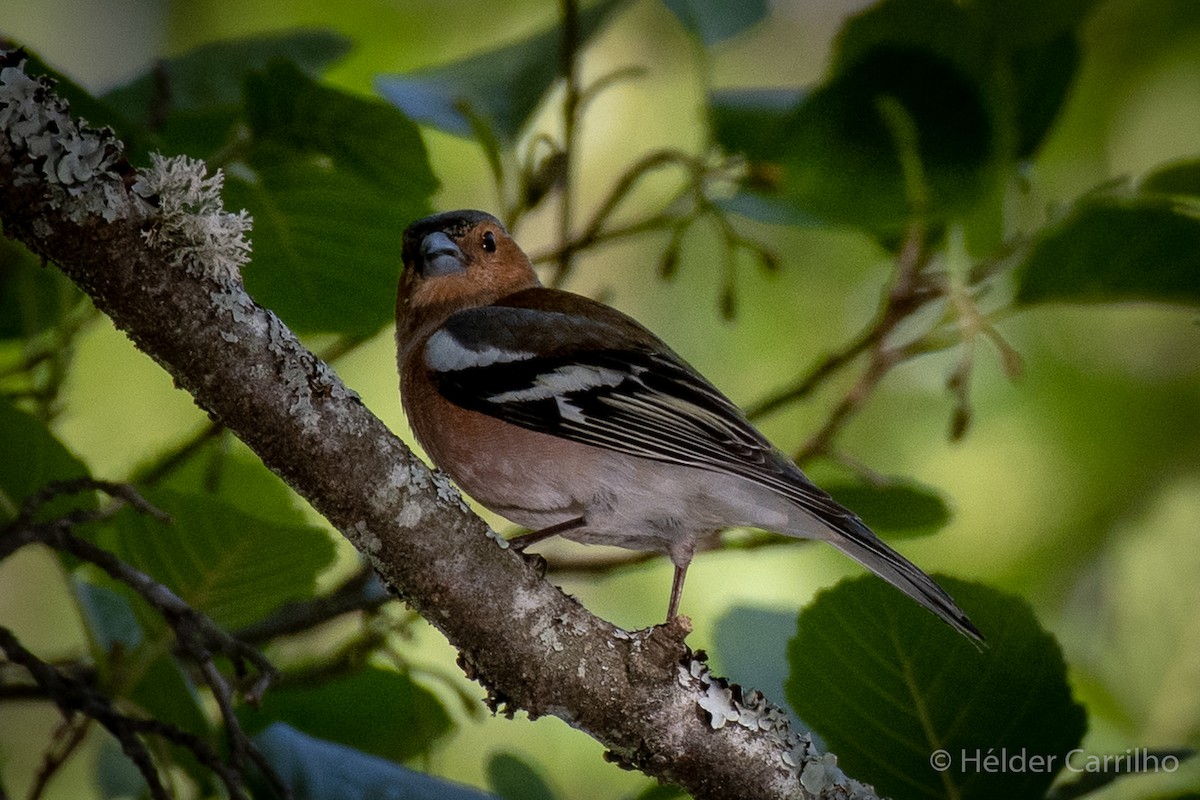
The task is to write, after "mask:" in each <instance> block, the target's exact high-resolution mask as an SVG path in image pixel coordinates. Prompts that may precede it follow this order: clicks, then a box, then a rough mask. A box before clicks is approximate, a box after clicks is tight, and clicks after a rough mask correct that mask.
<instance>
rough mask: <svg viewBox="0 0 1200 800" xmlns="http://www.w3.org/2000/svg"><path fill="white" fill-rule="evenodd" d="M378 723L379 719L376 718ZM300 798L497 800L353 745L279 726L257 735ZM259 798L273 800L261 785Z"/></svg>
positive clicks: (297, 798)
mask: <svg viewBox="0 0 1200 800" xmlns="http://www.w3.org/2000/svg"><path fill="white" fill-rule="evenodd" d="M372 719H374V717H372ZM254 743H255V744H256V745H258V748H259V749H260V750H261V751H262V752H263V754H264V755H265V756H266V757H267V759H268V760H269V761H270V762H271V764H272V765H273V766H274V767H275V769H276V770H277V771H278V772H279V774H280V777H282V778H283V781H284V783H286V784H287V785H288V786H289V787H291V790H292V796H293V797H294V798H295V800H496V797H495V795H490V794H485V793H484V792H481V791H479V790H477V789H472V788H471V787H469V786H463V785H461V784H456V783H451V782H450V781H447V780H442V779H440V778H434V777H431V776H429V775H425V774H422V773H420V772H416V771H414V770H411V769H408V768H407V767H402V766H400V765H399V764H395V763H393V762H391V761H387V760H386V759H382V758H379V757H378V756H372V755H367V754H366V753H361V752H359V751H358V750H355V749H354V748H352V747H346V746H345V745H341V744H334V743H333V742H326V741H322V740H321V739H317V738H314V737H312V736H308V735H306V734H303V733H301V732H300V731H297V730H296V729H295V728H292V727H291V726H289V725H285V724H283V723H276V724H274V725H272V726H271V727H269V728H267V729H266V730H265V731H263V732H262V733H260V734H258V735H257V736H255V737H254ZM258 785H259V787H260V788H259V791H256V792H255V793H254V796H255V797H270V796H271V795H272V793H271V791H270V789H268V788H266V786H265V784H264V782H263V781H261V780H259V781H258Z"/></svg>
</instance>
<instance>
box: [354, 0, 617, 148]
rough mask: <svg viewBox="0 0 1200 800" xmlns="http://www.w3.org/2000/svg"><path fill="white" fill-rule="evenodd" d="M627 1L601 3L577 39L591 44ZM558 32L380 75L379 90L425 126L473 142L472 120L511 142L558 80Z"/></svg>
mask: <svg viewBox="0 0 1200 800" xmlns="http://www.w3.org/2000/svg"><path fill="white" fill-rule="evenodd" d="M622 2H623V0H601V1H600V2H598V3H596V4H595V5H593V6H591V7H590V8H585V9H583V10H582V11H581V12H580V13H579V38H580V41H581V42H585V43H586V42H587V40H588V39H590V38H591V37H592V36H593V35H594V34H595V33H596V32H597V31H598V30H599V29H600V26H601V25H602V24H603V23H604V21H605V20H606V19H608V17H609V15H610V14H611V13H612V11H613V10H614V9H616V8H617V7H618V6H620V5H621V3H622ZM561 40H562V32H561V27H560V26H557V25H556V26H555V27H553V28H551V29H550V30H547V31H543V32H542V33H538V34H535V35H533V36H530V37H529V38H527V39H522V40H521V41H518V42H514V43H512V44H508V45H505V46H503V47H499V48H497V49H495V50H489V51H487V52H484V53H479V54H477V55H473V56H469V57H467V58H464V59H463V60H461V61H455V62H453V63H451V64H444V65H442V66H437V67H429V68H427V69H419V70H414V71H413V72H407V73H404V74H399V75H381V76H380V77H378V78H376V80H375V87H376V89H378V91H379V93H380V94H381V95H383V96H384V98H386V99H387V101H388V102H390V103H392V104H393V105H395V106H396V107H397V108H399V109H400V110H401V111H403V112H404V113H405V114H407V115H408V116H409V117H411V118H412V119H414V120H416V121H417V122H419V123H421V124H423V125H429V126H430V127H433V128H437V129H439V130H443V131H446V132H447V133H452V134H454V135H456V136H471V135H473V130H472V127H471V122H470V118H469V115H468V114H464V113H463V106H464V105H465V106H466V107H467V108H469V109H470V114H473V115H475V116H478V117H481V118H483V119H485V120H487V121H488V123H489V124H490V125H491V128H492V130H493V131H494V132H495V134H496V135H497V136H498V137H500V138H501V139H502V140H504V141H506V142H513V141H515V140H516V138H517V136H518V135H519V134H520V132H521V128H522V127H524V125H525V122H526V121H527V120H528V119H529V117H530V115H531V114H533V111H534V109H536V108H537V107H538V105H539V104H540V103H541V100H542V98H543V97H544V96H545V94H546V92H547V90H548V89H549V88H550V85H551V84H552V83H553V82H554V80H555V78H557V77H558V64H559V59H558V53H559V43H560V41H561Z"/></svg>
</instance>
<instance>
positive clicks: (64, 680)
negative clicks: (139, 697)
mask: <svg viewBox="0 0 1200 800" xmlns="http://www.w3.org/2000/svg"><path fill="white" fill-rule="evenodd" d="M0 650H3V651H4V652H5V653H6V654H7V655H8V658H9V659H11V660H12V661H14V662H15V663H18V664H20V665H21V666H23V667H25V669H27V670H28V671H29V674H30V675H31V676H32V677H33V680H34V681H35V682H36V683H37V684H38V685H39V686H41V687H42V688H43V689H44V690H45V692H46V694H47V696H48V697H50V698H51V699H52V700H54V702H55V704H56V705H58V707H59V709H60V710H61V711H62V713H63V715H64V717H65V718H67V719H70V718H71V717H73V716H74V715H75V714H76V713H83V714H85V715H86V716H88V717H90V718H92V719H94V720H96V721H97V722H99V723H100V724H101V725H103V726H104V727H105V728H107V729H108V731H109V732H110V733H111V734H112V735H113V736H114V737H115V738H116V740H117V741H118V742H120V744H121V749H122V750H123V751H124V752H125V755H126V756H128V757H129V759H130V760H131V761H132V762H133V763H134V765H135V766H136V767H137V768H138V771H139V772H140V773H141V774H142V777H143V778H145V779H146V785H147V786H148V787H149V789H150V796H151V797H152V798H154V800H168V798H169V794H168V793H167V789H166V787H165V786H164V785H163V783H162V780H161V778H160V777H159V775H158V769H157V768H156V767H155V765H154V759H153V758H151V756H150V751H149V750H147V749H146V745H145V743H144V742H142V740H141V739H139V738H138V736H137V733H138V729H139V727H140V725H139V724H138V723H139V721H137V720H134V718H132V717H127V716H125V715H124V714H121V713H119V712H118V711H116V709H114V708H113V706H112V703H111V702H110V701H109V700H108V698H106V697H104V696H103V695H101V694H99V693H98V692H96V691H95V690H94V689H92V688H91V687H88V686H85V685H83V684H81V683H80V682H78V681H76V680H75V679H74V678H72V677H70V676H69V675H66V674H65V673H62V672H60V671H59V670H57V669H55V668H54V667H52V666H51V665H50V664H47V663H46V662H45V661H42V660H41V659H40V658H38V657H37V656H35V655H34V654H33V653H31V652H30V651H28V650H26V649H25V647H24V646H23V645H22V644H21V643H20V641H19V640H18V639H17V637H16V636H15V635H14V634H13V632H12V631H10V630H9V629H8V628H6V627H4V626H2V625H0ZM140 722H146V721H145V720H142V721H140ZM176 730H178V729H176ZM180 732H181V733H182V731H180ZM205 747H207V745H205ZM230 796H231V797H236V798H239V799H240V798H243V797H244V795H242V794H241V793H237V794H234V792H232V791H231V792H230Z"/></svg>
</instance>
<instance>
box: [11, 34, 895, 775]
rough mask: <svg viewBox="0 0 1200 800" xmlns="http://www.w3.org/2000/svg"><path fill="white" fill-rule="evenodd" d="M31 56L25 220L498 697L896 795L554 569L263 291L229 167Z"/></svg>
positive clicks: (620, 757) (635, 762)
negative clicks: (81, 121) (49, 78)
mask: <svg viewBox="0 0 1200 800" xmlns="http://www.w3.org/2000/svg"><path fill="white" fill-rule="evenodd" d="M16 64H17V57H14V56H11V55H10V56H8V57H7V58H5V59H0V68H3V72H2V74H0V220H2V221H3V225H4V232H5V233H6V234H7V235H9V236H11V237H14V238H17V239H19V240H20V241H22V242H24V243H25V244H26V245H27V246H28V247H30V249H32V250H33V251H34V252H35V253H37V254H39V255H41V256H43V257H44V258H46V259H48V260H50V261H53V262H54V263H55V264H57V265H58V266H59V267H60V268H61V269H62V270H63V272H65V273H66V274H67V275H68V276H69V277H70V278H71V279H72V280H74V281H75V282H76V283H77V284H78V285H79V286H80V287H81V288H82V289H83V290H84V291H85V292H86V293H87V294H88V295H90V296H91V298H92V299H93V301H94V302H95V304H96V306H97V307H98V308H100V309H101V310H102V311H103V312H104V313H106V314H108V315H109V316H110V317H111V318H112V319H113V321H114V323H115V324H116V325H117V327H119V328H120V329H122V330H123V331H125V332H126V333H127V334H128V335H129V337H130V338H131V339H132V340H133V341H134V343H135V344H136V345H137V346H138V347H139V348H140V349H142V350H143V351H144V352H146V353H147V354H148V355H149V356H150V357H152V358H153V359H154V360H155V361H157V362H158V363H159V364H160V365H161V366H162V367H163V368H164V369H165V370H166V371H167V372H169V373H170V374H171V375H172V376H173V378H174V379H175V381H176V383H177V385H179V386H180V387H181V388H183V389H185V390H186V391H188V392H190V393H191V394H192V395H193V397H194V398H195V400H196V402H197V404H198V405H199V406H200V407H201V408H203V409H205V410H206V411H207V412H208V413H209V415H210V416H211V417H212V418H213V419H214V420H219V421H220V422H221V423H222V424H224V425H226V426H227V427H228V428H229V429H230V430H232V431H233V432H234V433H235V434H236V435H237V436H239V437H240V438H241V439H242V440H243V441H245V442H246V443H247V444H248V445H249V446H250V447H251V448H252V449H253V450H254V451H255V452H256V453H257V454H258V455H259V456H260V457H261V458H262V460H263V461H264V463H265V464H266V465H267V466H268V467H270V468H271V469H272V470H274V471H275V472H276V473H278V474H279V475H280V476H282V477H283V479H284V480H286V481H287V482H288V484H290V485H291V486H292V487H293V488H294V489H295V490H296V491H297V492H298V493H299V494H300V495H301V496H303V497H305V498H306V499H307V500H308V501H309V502H310V503H312V505H313V506H314V507H315V508H316V509H317V510H318V511H320V512H321V513H322V514H324V515H325V517H326V518H327V519H328V520H329V521H330V522H331V523H332V524H333V525H334V526H335V527H336V528H337V529H338V530H339V531H341V532H342V533H343V535H345V536H346V537H347V538H348V539H349V540H350V541H351V542H352V543H353V544H354V545H355V546H356V547H357V548H358V549H359V550H360V551H361V552H362V553H364V554H365V555H366V556H367V558H369V559H370V560H371V562H372V564H373V565H374V567H375V569H377V570H378V571H379V573H380V575H381V576H382V577H383V578H384V580H386V581H387V582H388V583H390V584H391V585H393V586H394V587H395V588H396V590H397V592H398V593H399V594H400V596H401V597H402V598H403V599H404V600H406V601H407V602H408V603H409V604H410V605H411V606H412V607H414V608H415V609H416V610H418V611H419V612H420V613H421V614H422V615H423V616H424V617H425V618H426V619H427V620H429V621H430V622H431V623H432V624H433V625H434V626H436V627H437V628H438V629H439V630H441V631H442V632H443V633H444V634H445V635H446V637H447V638H448V639H449V640H450V642H451V643H452V644H453V645H454V646H455V647H457V648H458V649H459V652H460V660H461V663H462V664H463V665H464V666H465V668H466V669H467V670H468V671H469V674H470V675H471V676H472V677H474V678H476V679H477V680H479V681H480V682H481V683H482V684H483V685H484V686H485V687H487V689H488V691H489V693H490V695H491V698H492V700H493V702H494V703H495V704H496V705H503V706H504V707H505V708H506V709H508V710H512V709H524V710H525V711H527V712H528V714H529V716H530V717H531V718H532V717H538V716H541V715H543V714H553V715H555V716H557V717H560V718H561V719H563V720H565V721H566V722H567V723H569V724H570V725H572V726H573V727H576V728H579V729H581V730H583V731H585V732H587V733H588V734H590V735H591V736H593V737H595V738H596V739H598V740H599V741H600V742H602V743H603V744H604V745H605V746H607V747H608V748H609V749H610V751H611V753H612V757H613V758H614V759H615V760H616V761H618V762H620V763H622V764H623V765H625V766H628V767H633V768H637V769H640V770H642V771H643V772H645V773H647V774H649V775H652V776H654V777H657V778H660V779H661V780H664V781H669V782H671V783H675V784H678V785H680V786H682V787H683V788H685V789H686V790H687V791H689V792H690V793H691V794H693V795H694V796H696V797H699V798H707V797H721V798H758V799H762V798H783V797H789V798H794V797H814V796H820V797H850V796H855V797H872V796H874V795H873V793H871V792H870V791H869V790H868V789H867V788H866V787H864V786H862V785H861V784H858V783H856V782H854V781H851V780H849V779H847V778H846V777H845V776H844V775H843V774H842V773H841V772H840V771H839V770H838V769H837V768H836V766H835V765H834V764H833V763H832V759H831V757H829V756H825V757H822V756H820V755H818V754H817V753H816V751H815V749H814V748H813V747H812V745H811V743H810V742H809V741H808V740H807V738H806V737H800V736H797V735H796V734H795V733H793V732H791V731H790V730H789V729H788V726H787V722H786V718H785V715H784V714H783V712H782V711H780V710H779V709H777V708H774V707H773V706H770V705H769V704H768V703H767V702H766V701H765V699H763V698H762V696H761V695H759V694H757V693H752V692H746V693H742V692H740V691H736V690H735V689H736V687H729V686H727V685H726V684H724V683H723V682H722V681H720V680H719V679H717V678H715V677H714V676H712V675H711V673H709V672H708V669H707V667H706V666H705V664H704V662H703V661H702V660H701V659H700V658H698V657H697V656H696V655H695V654H693V653H692V652H691V651H690V650H689V649H688V648H687V646H686V645H685V644H684V642H683V639H684V636H685V635H686V634H687V632H688V629H689V626H688V623H687V621H686V620H678V621H677V622H676V623H675V624H673V625H670V626H660V627H657V628H654V629H650V630H646V631H639V632H634V633H627V632H626V631H623V630H621V629H619V628H617V627H615V626H613V625H611V624H609V623H607V622H605V621H603V620H601V619H598V618H597V617H595V616H593V615H592V614H590V613H589V612H588V611H587V610H586V609H584V608H583V607H582V606H580V605H579V603H578V602H576V601H575V600H574V599H572V598H569V597H567V596H566V595H564V594H563V593H562V592H561V591H559V590H558V589H557V588H555V587H553V586H552V585H550V584H549V583H547V582H546V581H545V580H543V579H542V578H540V577H539V576H538V575H537V573H536V572H535V570H534V569H533V568H532V567H530V566H529V565H527V564H526V563H525V561H524V560H523V559H522V558H521V557H520V556H518V555H517V554H516V553H514V552H512V551H511V550H509V549H507V547H506V545H504V544H503V543H502V542H501V541H500V540H499V538H498V537H497V536H496V535H495V534H494V533H492V532H490V531H489V530H488V528H487V527H486V525H485V524H484V523H483V522H482V521H481V520H479V519H478V518H477V517H475V516H474V515H473V514H471V512H470V511H469V510H468V508H467V506H466V505H465V504H464V503H463V502H462V500H461V498H460V497H459V495H458V493H457V492H456V491H455V490H454V489H453V487H452V486H451V485H450V484H449V483H448V481H447V480H446V478H445V477H444V476H442V475H440V474H432V473H430V471H429V470H428V469H427V468H426V467H425V465H424V464H422V463H421V461H420V460H419V459H417V458H416V457H415V456H414V455H413V454H412V453H411V452H410V451H409V450H408V449H407V448H406V447H405V446H404V444H403V443H401V441H400V440H399V439H397V438H396V436H395V435H394V434H392V433H391V431H389V430H388V429H387V428H386V426H385V425H384V424H383V423H382V422H381V421H380V420H379V419H378V418H376V417H375V416H374V415H373V414H371V413H370V411H368V410H367V409H366V408H365V407H364V406H363V404H362V403H361V402H360V401H359V399H358V396H357V395H356V394H355V393H354V392H353V391H352V390H350V389H348V388H347V387H346V386H345V385H344V384H343V383H342V382H341V380H340V379H339V378H338V377H337V376H336V375H335V374H334V373H333V372H332V370H330V368H329V367H328V366H327V365H326V364H325V363H324V362H322V361H320V360H319V359H317V358H316V357H315V356H314V355H313V354H312V353H310V352H309V351H308V350H307V349H306V348H305V347H304V346H303V345H302V344H301V343H300V342H299V341H298V340H297V339H296V338H295V336H293V334H292V333H291V331H289V330H288V328H287V327H286V326H285V325H284V324H283V322H282V321H280V319H279V318H278V317H276V316H275V315H274V314H273V313H271V312H270V311H268V310H267V309H264V308H262V307H261V306H259V305H257V304H256V303H255V302H254V301H253V299H251V298H250V296H249V295H248V294H246V292H245V290H244V289H243V287H242V284H241V280H240V274H239V273H238V270H237V266H238V262H239V258H238V256H239V253H241V254H244V250H245V247H244V245H239V239H240V235H241V230H242V228H239V227H238V224H237V221H238V219H239V218H237V217H233V215H227V214H224V212H222V211H221V210H220V207H219V201H218V202H216V203H215V204H214V202H213V198H212V195H213V194H215V191H214V187H216V186H219V179H207V182H206V181H205V180H202V179H201V178H197V177H196V174H195V165H193V164H188V163H186V162H185V161H183V160H175V161H171V162H166V161H161V160H160V161H158V162H157V163H156V167H155V169H154V170H152V171H150V172H142V173H140V174H134V173H133V172H132V170H130V168H129V167H128V165H127V164H126V163H125V162H124V159H123V157H122V155H121V147H120V143H119V142H117V141H116V139H115V137H113V136H112V135H111V133H109V134H103V133H97V132H95V131H88V130H86V129H82V128H80V127H79V126H78V125H77V124H76V123H75V122H74V121H73V120H71V119H70V118H69V116H68V115H67V114H66V108H65V105H64V104H63V103H62V102H61V101H60V100H58V99H57V98H55V97H54V96H53V94H52V93H51V92H49V91H48V90H47V89H46V87H45V86H44V85H42V84H40V83H37V84H35V85H33V86H30V84H34V83H35V82H33V81H30V80H29V79H28V78H27V77H26V76H24V74H23V73H21V72H20V71H19V70H17V69H16V68H15V67H16ZM97 153H99V154H100V155H99V156H97ZM201 177H202V176H201ZM148 197H150V198H151V200H150V201H148V200H147V198H148ZM214 205H215V208H214ZM189 213H190V214H192V216H191V217H189V216H187V215H188V214H189ZM231 218H232V219H231ZM243 222H244V220H243ZM197 231H204V232H205V236H198V235H196V232H197ZM213 231H217V233H216V234H214V233H213Z"/></svg>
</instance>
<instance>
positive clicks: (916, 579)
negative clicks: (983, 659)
mask: <svg viewBox="0 0 1200 800" xmlns="http://www.w3.org/2000/svg"><path fill="white" fill-rule="evenodd" d="M839 522H843V523H844V524H842V525H839V526H838V528H839V530H835V531H834V534H833V536H830V537H828V539H827V541H828V542H829V543H830V544H832V545H833V546H834V547H836V548H837V549H838V550H841V551H842V552H843V553H845V554H846V555H848V556H850V557H851V558H853V559H854V560H855V561H857V562H858V563H860V564H862V565H863V566H864V567H866V568H867V569H869V570H871V571H872V572H874V573H875V574H876V575H878V576H879V577H881V578H883V579H884V580H885V581H887V582H888V583H890V584H891V585H892V586H895V587H896V588H897V589H899V590H900V591H902V592H904V593H905V594H906V595H908V596H909V597H911V598H912V599H913V600H916V601H917V602H918V603H920V604H921V605H923V606H925V608H927V609H929V610H930V611H932V612H933V613H934V614H937V615H938V616H939V617H941V618H942V619H943V620H945V621H946V622H947V623H948V624H949V625H950V626H951V627H952V628H954V629H955V630H956V631H958V632H959V633H961V634H963V635H964V636H966V637H968V638H969V639H971V640H972V641H974V642H975V643H976V644H979V645H983V644H985V641H984V638H983V634H982V633H980V632H979V629H978V628H976V627H975V625H974V624H973V623H972V622H971V620H970V619H968V618H967V615H966V614H965V613H963V610H962V609H961V608H959V607H958V604H957V603H955V602H954V598H952V597H951V596H950V595H949V594H947V593H946V590H945V589H943V588H942V587H940V586H938V585H937V583H935V582H934V580H933V578H931V577H929V576H928V575H926V574H925V573H924V572H922V571H921V569H920V568H919V567H917V565H916V564H914V563H912V562H911V561H909V560H908V559H907V558H905V557H904V556H902V555H900V554H899V553H897V552H896V551H895V550H893V549H892V548H890V547H888V546H887V544H885V543H884V541H883V540H882V539H880V538H879V537H878V536H876V535H875V534H874V532H872V531H871V529H870V528H868V527H867V526H866V525H864V524H863V523H862V522H861V521H860V520H859V519H858V518H857V517H853V516H851V517H849V518H848V519H845V520H839Z"/></svg>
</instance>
